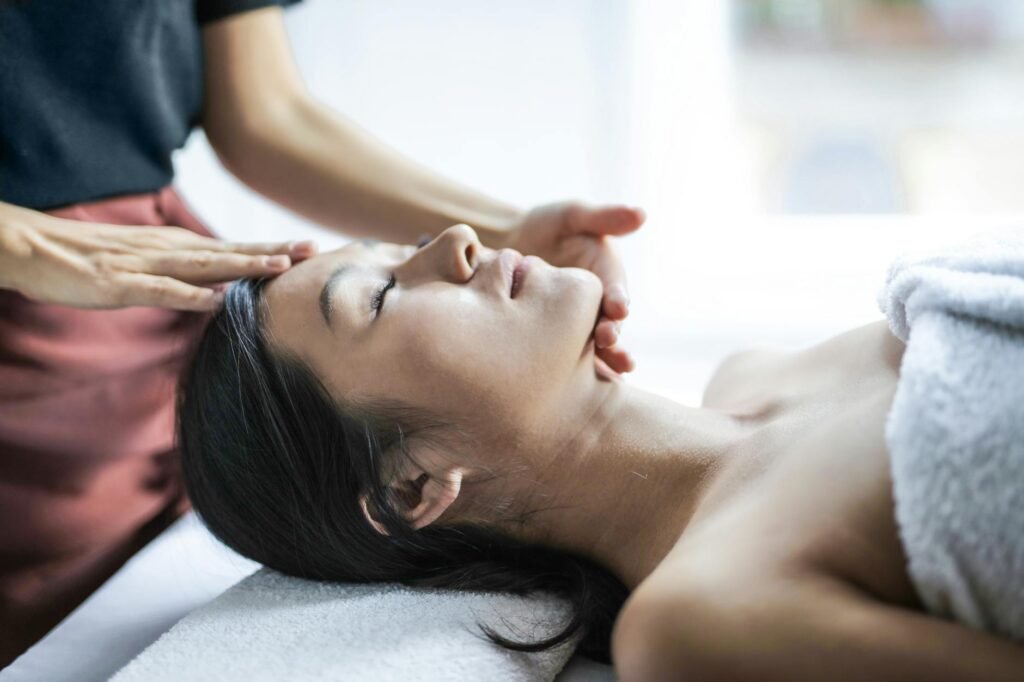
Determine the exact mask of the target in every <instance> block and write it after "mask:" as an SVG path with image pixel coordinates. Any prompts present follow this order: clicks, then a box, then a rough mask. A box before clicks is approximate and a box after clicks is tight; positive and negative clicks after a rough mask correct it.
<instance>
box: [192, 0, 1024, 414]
mask: <svg viewBox="0 0 1024 682" xmlns="http://www.w3.org/2000/svg"><path fill="white" fill-rule="evenodd" d="M285 16H286V21H287V24H288V28H289V33H290V36H291V40H292V45H293V49H294V51H295V54H296V58H297V59H298V61H299V64H300V66H301V68H302V72H303V74H304V76H305V79H306V82H307V84H308V86H309V88H310V89H311V90H312V91H313V92H314V93H315V94H316V96H318V97H319V98H320V99H321V100H322V101H324V102H325V103H327V104H329V105H331V106H332V107H333V108H335V109H336V110H337V111H339V112H341V113H343V114H344V115H346V116H348V117H350V118H351V119H353V120H355V121H356V122H357V123H358V124H359V125H361V126H362V127H364V128H366V129H368V130H370V131H372V132H373V133H374V134H376V135H377V136H378V137H380V138H381V139H383V140H385V141H386V142H388V143H390V144H391V145H392V146H394V147H396V148H398V149H399V150H401V151H403V152H404V153H406V154H408V155H409V156H411V157H413V158H415V159H417V160H418V161H420V162H422V163H424V164H426V165H428V166H430V167H433V168H435V169H436V170H438V171H439V172H441V173H443V174H445V175H447V176H449V177H452V178H454V179H456V180H459V181H461V182H462V183H464V184H467V185H470V186H472V187H475V188H477V189H480V190H482V191H485V192H488V193H491V194H493V195H495V196H497V197H499V198H502V199H505V200H507V201H511V202H514V203H516V204H519V205H521V206H523V207H530V206H533V205H537V204H541V203H545V202H550V201H557V200H562V199H567V198H579V199H583V200H586V201H590V202H594V203H603V202H619V201H623V202H628V203H630V204H637V205H640V206H642V207H644V208H645V209H646V210H647V212H648V222H647V224H646V225H645V226H644V228H642V230H641V231H640V232H639V233H637V234H636V235H633V236H630V237H628V238H625V239H623V240H620V242H619V247H620V248H619V251H620V253H621V255H622V257H623V259H624V260H625V262H626V267H627V272H628V273H629V278H630V292H631V295H632V299H633V304H632V306H631V313H630V318H629V320H628V321H627V324H626V325H625V327H624V330H623V331H624V334H623V342H624V343H625V344H627V346H628V348H629V349H630V350H631V351H632V352H633V354H634V355H635V357H636V358H637V371H636V372H634V373H633V375H631V376H630V378H629V381H631V382H632V383H634V384H637V385H641V386H644V387H646V388H649V389H651V390H655V391H658V392H661V393H663V394H666V395H669V396H671V397H674V398H677V399H679V400H682V401H684V402H686V403H687V404H691V405H696V404H699V402H700V398H701V394H702V391H703V387H704V385H705V384H706V383H707V380H708V379H709V378H710V376H711V373H712V372H713V370H714V369H715V367H716V365H717V363H718V362H719V361H720V360H721V359H722V358H723V357H724V356H725V355H726V354H728V353H730V352H733V351H737V350H741V349H745V348H752V347H759V346H774V347H780V348H789V349H793V350H796V349H799V348H803V347H806V346H809V345H812V344H815V343H817V342H820V341H822V340H824V339H825V338H828V337H829V336H832V335H835V334H838V333H840V332H843V331H845V330H847V329H850V328H852V327H855V326H859V325H862V324H867V323H869V322H873V321H875V320H879V319H881V318H882V314H881V312H880V311H879V309H878V306H877V303H876V295H877V293H878V290H879V289H880V287H881V286H882V284H883V282H884V277H885V272H886V267H887V265H888V263H889V261H890V260H891V259H892V258H893V257H894V256H895V255H897V254H898V253H900V252H903V251H906V250H912V249H914V248H918V247H932V246H938V245H942V244H946V243H950V242H954V241H956V240H957V239H962V238H963V237H965V236H967V235H969V234H971V233H973V232H976V231H981V230H985V229H988V228H989V227H998V226H1002V225H1005V224H1007V223H1008V222H1012V221H1014V220H1016V219H1019V218H1022V217H1024V191H1022V181H1024V2H1021V1H1020V0H843V1H842V2H836V1H835V0H731V1H725V0H632V1H630V0H559V1H558V2H549V1H547V0H519V1H518V2H516V3H479V2H472V1H471V0H433V1H432V2H429V3H424V2H420V1H417V0H372V1H371V0H346V1H345V2H337V0H306V1H305V2H304V3H303V4H302V5H300V6H298V7H296V8H294V9H292V10H289V11H288V12H286V15H285ZM176 165H177V168H178V172H179V175H178V184H179V187H180V188H181V190H182V192H183V193H184V195H185V196H186V198H187V199H188V200H189V201H190V203H191V204H192V205H193V207H194V208H195V209H196V210H197V212H198V213H199V214H200V215H201V216H203V218H204V219H205V220H206V221H207V223H208V224H209V225H211V226H212V227H213V228H214V230H215V231H217V232H218V233H220V234H221V235H223V236H225V237H227V238H230V239H265V238H281V237H287V238H303V237H307V236H312V237H314V238H316V239H317V240H318V241H319V242H320V244H321V247H322V248H324V249H327V248H332V247H334V246H338V245H341V244H343V243H344V242H345V240H344V238H342V237H340V236H338V235H335V234H332V233H329V232H326V231H323V230H322V229H320V228H317V227H315V226H313V225H310V224H309V223H307V222H305V221H303V220H302V219H300V218H298V217H296V216H294V215H291V214H288V213H287V212H285V211H283V210H281V209H279V208H276V207H274V206H273V205H271V204H269V203H267V202H266V201H263V200H261V199H259V198H257V197H255V196H254V195H253V194H252V193H250V192H249V191H248V190H246V188H244V187H243V186H241V185H239V184H238V183H237V182H236V181H234V180H233V179H232V178H231V177H230V176H229V175H227V173H226V172H225V171H223V170H222V169H221V168H220V166H219V164H218V163H217V161H216V159H215V158H214V156H213V154H212V152H211V151H210V149H209V147H208V146H207V144H206V141H205V139H204V138H203V136H202V134H201V133H196V134H195V135H194V136H193V138H192V139H191V140H190V142H189V144H188V146H187V147H186V149H185V150H184V151H182V152H180V153H179V155H178V156H177V158H176Z"/></svg>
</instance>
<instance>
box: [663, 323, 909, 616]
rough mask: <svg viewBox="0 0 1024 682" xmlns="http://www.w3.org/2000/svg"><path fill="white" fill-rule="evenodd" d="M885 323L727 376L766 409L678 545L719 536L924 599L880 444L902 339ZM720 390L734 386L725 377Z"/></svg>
mask: <svg viewBox="0 0 1024 682" xmlns="http://www.w3.org/2000/svg"><path fill="white" fill-rule="evenodd" d="M882 325H884V323H882ZM882 325H869V326H868V327H862V328H860V329H856V330H853V331H851V332H847V334H844V335H841V336H839V337H836V338H834V339H830V340H829V341H827V342H825V343H823V344H821V345H819V346H816V347H814V348H812V349H808V350H807V351H803V352H802V353H801V354H797V355H794V356H791V357H790V358H789V359H787V360H786V361H785V362H784V363H783V364H782V365H778V366H775V367H767V366H766V367H762V368H751V371H750V372H749V373H748V376H747V377H746V386H747V388H745V389H744V388H740V386H741V385H742V384H743V383H744V382H743V379H744V376H743V373H742V372H740V373H735V374H734V375H733V376H732V377H731V379H732V381H733V382H735V386H736V388H735V389H734V390H733V397H734V399H735V401H736V402H735V405H736V406H737V407H743V408H745V409H751V410H753V411H754V412H755V413H757V412H761V413H762V414H766V415H770V416H768V417H766V418H765V427H764V428H763V429H761V431H760V434H759V436H758V437H757V438H756V439H755V440H754V441H752V442H751V444H750V447H749V448H747V451H745V452H743V453H741V455H740V456H739V457H737V458H736V465H735V468H734V469H733V470H732V471H730V472H729V474H728V475H726V476H723V477H722V479H721V482H720V483H719V484H718V485H717V486H716V487H714V488H712V490H711V491H709V494H708V498H707V500H706V502H707V504H706V505H705V507H704V509H705V510H706V511H705V512H703V516H702V518H695V519H694V524H693V525H692V531H688V532H687V534H686V535H684V538H683V540H681V542H680V545H681V546H682V545H689V551H685V552H684V551H682V550H681V551H680V555H683V554H691V555H693V554H695V553H696V551H695V548H694V545H696V544H702V545H704V547H705V549H710V548H711V546H712V545H714V544H717V545H718V546H719V547H720V548H722V550H723V551H726V552H739V553H741V554H742V555H743V559H742V561H744V562H745V563H747V565H749V566H753V567H757V568H756V569H755V570H760V571H771V570H779V571H800V570H816V571H823V572H827V573H828V574H829V575H832V576H834V577H837V578H840V579H842V580H844V581H847V582H849V583H850V584H852V585H854V586H856V587H858V588H860V589H862V590H864V591H866V592H869V593H871V594H872V595H874V596H875V597H876V598H878V599H881V600H883V601H886V602H890V603H894V604H901V605H904V606H908V607H917V606H918V601H917V596H916V594H915V592H914V589H913V586H912V585H911V583H910V580H909V578H908V576H907V573H906V568H905V564H906V562H905V557H904V554H903V550H902V546H901V544H900V541H899V536H898V532H897V529H896V525H895V517H894V512H893V508H894V507H893V499H892V492H891V491H892V484H891V479H890V475H889V459H888V450H887V448H886V444H885V419H886V415H887V414H888V411H889V408H890V406H891V403H892V397H893V395H894V393H895V389H896V383H897V381H898V378H899V377H898V367H899V360H900V356H901V354H902V344H901V343H900V342H899V340H898V339H895V338H892V337H891V335H889V332H888V328H887V327H883V326H882ZM887 336H888V338H886V337H887ZM896 344H898V345H896ZM718 395H719V399H722V398H723V397H726V398H727V397H728V396H729V390H728V388H725V389H724V390H722V389H720V390H719V394H718ZM687 536H689V537H687ZM725 545H728V547H725ZM711 551H712V552H714V551H718V550H711Z"/></svg>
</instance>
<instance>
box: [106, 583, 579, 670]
mask: <svg viewBox="0 0 1024 682" xmlns="http://www.w3.org/2000/svg"><path fill="white" fill-rule="evenodd" d="M568 616H569V611H568V605H567V604H566V603H564V602H562V601H560V600H557V599H554V598H551V597H531V598H521V597H514V596H511V595H501V594H483V593H470V592H454V591H448V590H428V589H423V590H419V589H412V588H408V587H404V586H401V585H394V584H374V585H353V584H340V583H320V582H314V581H307V580H301V579H299V578H292V577H288V576H285V575H282V574H280V573H277V572H274V571H271V570H269V569H266V568H264V569H261V570H259V571H257V572H256V573H254V574H253V575H251V576H249V577H248V578H246V579H244V580H242V581H241V582H240V583H238V584H237V585H235V586H234V587H232V588H231V589H229V590H228V591H227V592H225V593H224V594H222V595H221V596H220V597H218V598H217V599H215V600H213V601H212V602H211V603H209V604H208V605H206V606H204V607H203V608H201V609H198V610H197V611H194V612H192V613H191V614H189V615H188V616H187V617H186V618H184V619H183V620H182V621H181V622H179V623H178V624H177V625H175V626H174V627H173V628H172V629H171V630H170V631H168V632H167V633H165V634H164V635H163V636H162V637H161V638H160V639H159V640H157V642H155V643H154V644H153V645H152V646H150V647H149V648H148V649H146V650H145V651H144V652H143V653H142V654H140V655H139V657H138V658H136V659H135V660H134V661H132V662H131V663H130V664H128V665H127V666H126V667H125V668H123V669H122V670H121V671H120V672H119V673H118V674H117V675H116V676H114V677H113V678H112V680H114V682H162V681H166V682H192V681H195V682H198V681H199V680H204V681H205V680H242V681H244V682H279V681H280V680H289V681H290V682H304V681H309V680H318V681H319V680H374V681H375V682H378V681H379V682H412V681H415V680H429V681H430V682H447V681H449V680H451V681H458V682H477V681H478V680H499V681H500V680H509V681H510V682H511V681H519V680H522V681H531V682H532V681H534V680H552V679H554V677H555V675H557V674H558V672H559V671H560V670H561V669H562V667H563V666H564V665H565V663H566V661H568V660H569V657H570V656H571V655H572V653H573V649H574V648H575V643H569V644H564V645H562V646H559V647H557V648H555V649H552V650H549V651H546V652H541V653H536V654H525V653H518V652H512V651H508V650H506V649H503V648H501V647H498V646H497V645H495V644H492V643H491V642H490V641H489V640H481V639H479V638H478V630H477V623H478V622H482V623H486V624H488V625H490V626H491V627H493V628H495V629H496V630H498V632H499V633H501V634H503V635H505V636H514V637H516V638H529V641H533V639H534V638H535V637H536V638H539V637H540V636H544V635H551V634H554V633H555V632H557V631H558V630H559V629H560V626H561V625H562V624H563V623H564V622H565V621H566V619H567V618H568Z"/></svg>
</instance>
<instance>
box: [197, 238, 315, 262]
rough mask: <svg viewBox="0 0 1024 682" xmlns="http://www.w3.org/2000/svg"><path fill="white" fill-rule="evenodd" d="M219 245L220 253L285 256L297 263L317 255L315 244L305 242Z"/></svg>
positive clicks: (226, 243)
mask: <svg viewBox="0 0 1024 682" xmlns="http://www.w3.org/2000/svg"><path fill="white" fill-rule="evenodd" d="M216 243H217V244H221V245H222V247H221V248H220V249H219V250H221V251H231V252H234V253H244V254H250V255H269V256H273V255H285V256H288V257H290V258H291V259H292V261H293V262H295V263H297V262H299V261H301V260H305V259H307V258H312V257H313V256H315V255H316V254H317V247H316V243H315V242H312V241H309V240H305V241H301V242H282V243H276V244H275V243H265V244H259V243H253V244H246V243H240V242H216Z"/></svg>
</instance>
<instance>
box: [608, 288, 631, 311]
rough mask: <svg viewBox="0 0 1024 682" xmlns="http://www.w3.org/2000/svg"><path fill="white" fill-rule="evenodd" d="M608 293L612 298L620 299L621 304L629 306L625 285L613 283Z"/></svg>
mask: <svg viewBox="0 0 1024 682" xmlns="http://www.w3.org/2000/svg"><path fill="white" fill-rule="evenodd" d="M609 293H610V294H611V296H612V298H614V299H617V300H619V301H622V305H624V306H626V307H627V308H628V307H629V294H627V293H626V287H624V286H622V285H621V284H613V285H612V287H611V291H610V292H609Z"/></svg>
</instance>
